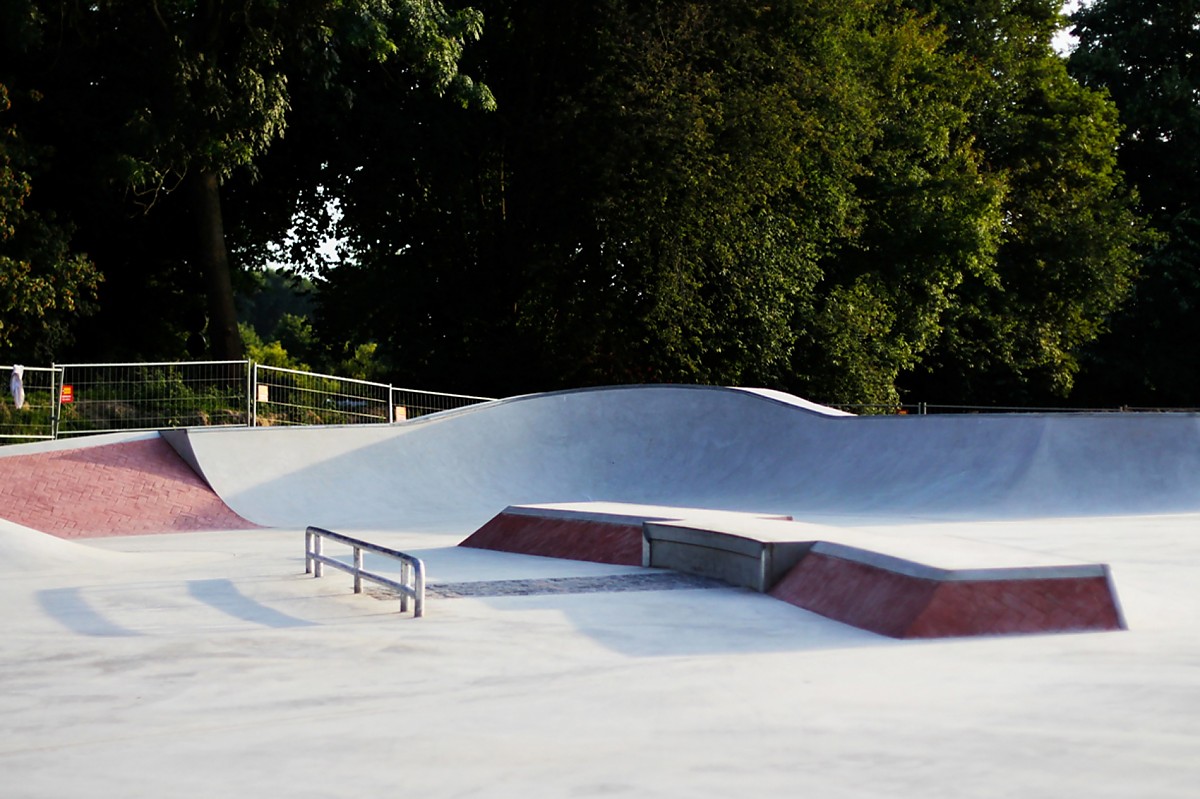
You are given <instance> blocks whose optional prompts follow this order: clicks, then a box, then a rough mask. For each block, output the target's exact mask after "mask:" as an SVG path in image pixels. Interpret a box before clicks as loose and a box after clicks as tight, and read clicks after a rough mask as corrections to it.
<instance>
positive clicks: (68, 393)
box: [58, 385, 75, 405]
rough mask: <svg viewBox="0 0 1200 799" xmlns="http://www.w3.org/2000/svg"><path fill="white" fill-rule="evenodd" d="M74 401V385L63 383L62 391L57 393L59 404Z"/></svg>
mask: <svg viewBox="0 0 1200 799" xmlns="http://www.w3.org/2000/svg"><path fill="white" fill-rule="evenodd" d="M74 401H75V386H68V385H64V386H63V387H62V391H60V392H59V393H58V403H59V405H66V404H67V403H70V402H74Z"/></svg>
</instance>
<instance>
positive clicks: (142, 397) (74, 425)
mask: <svg viewBox="0 0 1200 799" xmlns="http://www.w3.org/2000/svg"><path fill="white" fill-rule="evenodd" d="M58 366H59V368H60V369H61V370H62V383H61V398H62V404H61V406H60V410H59V420H58V434H59V435H60V436H69V435H81V434H85V433H107V432H117V431H126V430H160V429H162V428H169V427H198V426H230V425H245V424H246V423H247V418H248V414H249V413H250V403H249V396H248V390H249V389H248V384H249V367H250V362H249V361H191V362H182V363H103V364H82V363H73V364H59V365H58Z"/></svg>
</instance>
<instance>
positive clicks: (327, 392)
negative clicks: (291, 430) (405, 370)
mask: <svg viewBox="0 0 1200 799" xmlns="http://www.w3.org/2000/svg"><path fill="white" fill-rule="evenodd" d="M253 383H254V393H253V408H254V410H253V424H255V425H258V426H262V427H270V426H275V425H300V424H304V425H312V424H386V423H388V422H390V421H392V411H391V407H390V395H391V386H388V385H385V384H382V383H371V382H369V381H366V380H355V379H352V378H348V377H338V376H336V375H325V374H318V373H315V372H300V371H297V370H295V369H281V368H279V367H275V366H262V365H257V364H256V365H255V367H254V380H253Z"/></svg>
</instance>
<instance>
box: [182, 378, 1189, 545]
mask: <svg viewBox="0 0 1200 799" xmlns="http://www.w3.org/2000/svg"><path fill="white" fill-rule="evenodd" d="M182 435H185V436H186V441H183V442H180V443H179V444H178V446H177V449H180V450H181V452H184V454H185V456H186V457H188V458H190V459H191V460H192V462H193V463H195V464H196V465H197V467H198V468H199V470H200V472H201V474H202V475H203V477H204V478H205V479H206V480H207V482H208V484H209V485H211V486H212V488H213V489H214V490H215V491H216V493H217V494H218V495H219V496H220V497H221V498H222V499H223V500H224V501H225V502H226V503H227V504H228V505H229V506H230V507H231V508H233V509H234V510H235V511H236V512H237V513H238V514H240V515H241V516H243V517H245V518H247V519H250V520H252V521H254V522H256V523H259V524H264V525H273V526H297V525H304V524H328V525H340V526H342V527H351V528H353V527H358V528H364V527H365V528H370V527H391V526H395V525H398V524H403V525H405V526H410V527H412V526H417V527H420V526H423V525H424V526H427V527H429V528H431V529H434V528H438V529H447V530H459V531H461V530H462V529H463V527H464V525H467V526H470V525H475V526H478V525H479V524H482V523H483V522H485V521H487V520H488V519H489V518H491V517H492V516H494V515H495V514H496V513H498V512H500V511H501V510H503V509H504V508H505V507H507V506H509V505H524V504H535V503H563V502H589V501H609V502H624V503H637V504H650V505H671V506H678V507H696V508H708V509H716V510H731V511H742V512H750V513H761V514H772V515H780V514H782V515H792V516H795V517H796V518H801V517H812V516H819V517H838V518H843V519H847V518H881V517H914V516H915V517H923V518H954V519H997V518H1006V519H1011V518H1044V517H1051V516H1054V517H1067V516H1097V515H1114V514H1137V513H1170V512H1187V511H1192V510H1197V509H1200V418H1198V417H1197V416H1196V415H1194V414H1118V413H1112V414H980V415H931V416H903V417H897V416H886V417H855V416H849V415H845V414H841V413H840V412H837V411H832V410H829V409H822V408H821V406H816V405H813V404H811V403H806V402H804V401H802V400H799V399H798V398H791V399H790V400H789V399H788V398H787V396H786V395H780V394H778V393H775V392H751V391H743V390H736V389H725V388H714V387H698V386H633V387H616V388H600V389H588V390H579V391H567V392H559V393H551V394H539V395H532V396H525V397H515V398H511V399H506V400H500V401H496V402H490V403H485V404H481V405H477V406H472V407H470V408H465V409H461V410H457V411H451V412H446V413H441V414H435V415H432V416H429V417H423V418H420V419H416V420H413V421H410V422H405V423H401V424H397V425H392V426H387V427H320V428H258V429H224V428H198V429H191V430H188V431H186V432H184V433H183V434H182Z"/></svg>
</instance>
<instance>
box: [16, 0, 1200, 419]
mask: <svg viewBox="0 0 1200 799" xmlns="http://www.w3.org/2000/svg"><path fill="white" fill-rule="evenodd" d="M1198 3H1200V0H1181V2H1178V3H1174V4H1170V5H1169V7H1168V6H1167V4H1146V3H1137V2H1133V0H1096V1H1095V2H1093V3H1091V4H1090V5H1087V6H1085V7H1084V8H1083V9H1082V10H1081V11H1079V12H1077V13H1076V16H1075V18H1074V20H1073V21H1074V23H1075V31H1076V34H1077V36H1078V38H1079V45H1078V47H1077V49H1076V50H1075V51H1074V52H1073V53H1072V55H1071V56H1070V58H1069V59H1068V58H1065V57H1063V56H1062V55H1060V54H1058V53H1056V52H1055V51H1054V49H1053V48H1052V46H1051V40H1052V38H1053V36H1054V35H1055V34H1056V33H1057V32H1058V31H1060V30H1061V29H1062V28H1063V26H1064V25H1066V24H1067V20H1066V19H1065V18H1063V17H1062V16H1061V14H1060V5H1061V4H1060V2H1059V1H1058V0H942V1H941V2H933V1H930V2H925V1H923V0H905V1H903V2H902V1H900V0H783V1H782V2H775V3H770V4H767V3H758V2H747V1H745V0H726V1H725V2H721V3H714V2H700V1H699V0H690V1H688V0H658V2H649V3H646V2H631V0H592V1H591V2H588V3H576V2H569V1H568V2H562V0H559V1H558V2H548V1H547V0H522V1H521V2H516V1H515V0H473V2H470V4H469V5H468V4H466V3H459V2H455V0H447V1H446V2H442V3H440V4H439V3H437V2H434V0H297V2H289V3H279V2H273V1H272V0H248V1H247V0H242V2H238V3H228V2H223V0H157V2H133V0H126V1H124V2H122V1H121V0H107V1H105V0H101V1H100V2H89V3H77V2H70V1H68V0H58V1H57V2H52V1H51V0H9V2H7V3H6V4H5V5H4V6H3V10H2V11H0V87H2V93H0V109H3V110H2V111H0V132H2V133H3V148H4V149H3V150H2V151H0V292H4V293H0V304H3V303H5V302H7V303H8V305H5V306H2V307H0V311H3V317H2V321H0V360H5V359H7V360H13V359H25V360H32V359H34V358H38V357H45V356H47V355H53V356H54V357H58V358H59V359H60V360H61V359H62V358H63V357H66V356H67V355H68V354H69V355H70V357H73V358H81V359H84V358H103V359H105V360H115V359H126V358H150V357H152V358H174V357H237V356H240V355H241V354H242V352H243V351H244V347H245V346H246V345H249V346H251V347H253V348H257V350H256V352H259V353H260V354H262V353H266V352H267V350H268V349H270V351H271V353H272V354H270V356H269V357H271V358H274V359H276V360H277V361H279V362H281V363H303V364H305V365H310V366H313V367H315V368H325V369H330V368H333V366H334V365H338V366H340V367H344V368H353V369H356V370H358V371H359V372H360V373H362V374H370V375H372V376H374V377H386V378H387V379H390V380H394V381H396V382H398V383H403V384H409V385H420V386H427V387H435V388H441V389H445V390H451V391H464V392H467V393H474V394H492V395H503V394H510V393H517V392H524V391H533V390H544V389H553V388H560V387H567V386H579V385H589V384H604V383H628V382H663V381H673V382H703V383H721V384H738V385H763V386H770V387H775V388H781V389H785V390H789V391H793V392H795V393H799V394H802V395H805V396H809V397H812V398H814V399H818V400H821V401H826V402H843V403H881V404H888V403H895V402H897V401H900V400H902V399H905V398H911V399H920V400H925V401H929V402H964V403H979V404H1016V403H1071V404H1079V403H1081V402H1085V403H1087V404H1105V405H1115V404H1145V405H1150V404H1157V405H1197V404H1200V398H1198V392H1197V389H1198V388H1200V355H1198V354H1197V353H1196V347H1195V346H1194V343H1195V342H1196V341H1197V335H1196V333H1198V332H1200V318H1198V317H1197V315H1196V313H1195V312H1194V306H1195V305H1196V304H1197V303H1198V302H1200V271H1198V269H1197V266H1198V261H1197V252H1196V248H1197V243H1198V242H1200V231H1198V230H1197V218H1196V213H1197V212H1196V210H1195V209H1196V207H1197V202H1196V195H1197V180H1200V169H1198V168H1197V167H1198V166H1200V165H1198V164H1197V158H1200V155H1197V152H1198V150H1197V147H1196V144H1197V141H1196V139H1197V135H1198V133H1200V110H1198V109H1200V105H1198V99H1197V98H1198V92H1200V76H1198V75H1197V69H1198V65H1194V64H1193V63H1192V61H1193V59H1192V54H1194V53H1195V51H1196V42H1197V38H1200V33H1198V30H1200V6H1198ZM331 239H334V240H336V241H337V242H338V244H337V253H336V254H335V255H333V256H328V255H325V254H323V253H324V252H325V250H324V249H323V248H322V245H325V244H326V243H327V242H328V241H329V240H331ZM326 249H327V248H326ZM272 261H278V262H282V263H284V264H286V265H288V267H289V268H290V269H292V270H293V271H295V272H296V273H297V274H298V275H300V276H302V278H303V279H304V280H305V281H306V285H307V286H308V294H309V295H310V296H309V297H308V299H307V300H306V302H309V303H311V305H305V306H303V308H304V310H303V312H300V313H297V312H295V309H292V310H291V311H289V312H286V313H284V312H280V313H279V314H277V315H275V316H274V317H272V321H271V322H270V323H267V322H263V321H262V319H263V318H265V317H264V314H263V313H262V311H263V307H262V306H263V304H264V303H267V302H268V300H267V299H265V295H264V294H263V293H262V287H263V286H264V285H272V286H274V287H275V288H276V290H277V291H278V289H279V288H280V284H279V281H278V279H276V278H272V279H271V280H267V281H264V278H263V269H264V268H266V267H267V265H268V264H269V263H270V262H272ZM256 294H257V296H258V298H259V300H258V309H257V311H258V315H257V318H258V319H259V324H258V325H257V330H254V329H252V328H253V327H254V326H252V325H243V326H242V328H241V329H240V332H239V328H238V325H237V313H236V303H235V297H236V296H239V295H240V296H241V297H242V298H243V305H244V307H249V308H251V309H252V310H253V307H254V305H255V301H254V297H255V295H256ZM9 295H11V300H10V299H8V298H9ZM247 302H248V305H247ZM272 302H273V301H272ZM252 315H253V314H252V313H250V312H247V313H244V314H243V316H244V317H245V318H249V317H250V316H252ZM268 327H269V328H270V329H267V328H268Z"/></svg>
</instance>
